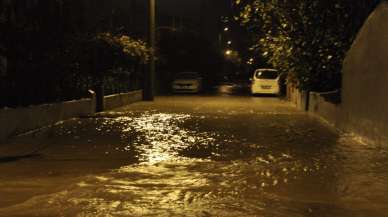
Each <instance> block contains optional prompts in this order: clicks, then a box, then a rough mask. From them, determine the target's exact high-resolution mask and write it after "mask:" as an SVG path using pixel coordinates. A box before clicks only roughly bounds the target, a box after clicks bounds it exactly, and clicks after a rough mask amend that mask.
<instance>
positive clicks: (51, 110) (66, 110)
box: [0, 90, 143, 142]
mask: <svg viewBox="0 0 388 217" xmlns="http://www.w3.org/2000/svg"><path fill="white" fill-rule="evenodd" d="M142 96H143V91H141V90H140V91H133V92H129V93H121V94H116V95H111V96H106V97H105V109H106V110H110V109H114V108H117V107H121V106H124V105H128V104H130V103H133V102H137V101H141V100H142ZM95 111H96V101H95V95H94V93H92V96H91V98H90V99H81V100H76V101H69V102H62V103H56V104H47V105H39V106H30V107H26V108H16V109H0V142H1V141H4V140H6V139H7V138H9V137H12V136H16V135H18V134H21V133H25V132H28V131H30V130H34V129H38V128H41V127H44V126H48V125H52V124H55V123H57V122H59V121H63V120H66V119H71V118H75V117H82V116H91V115H94V114H95Z"/></svg>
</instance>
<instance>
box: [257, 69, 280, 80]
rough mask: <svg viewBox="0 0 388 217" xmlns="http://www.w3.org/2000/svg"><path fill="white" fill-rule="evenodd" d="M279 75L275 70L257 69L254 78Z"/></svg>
mask: <svg viewBox="0 0 388 217" xmlns="http://www.w3.org/2000/svg"><path fill="white" fill-rule="evenodd" d="M278 76H279V72H277V71H257V72H256V78H259V79H276V78H277V77H278Z"/></svg>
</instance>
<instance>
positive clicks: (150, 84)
mask: <svg viewBox="0 0 388 217" xmlns="http://www.w3.org/2000/svg"><path fill="white" fill-rule="evenodd" d="M155 23H156V21H155V0H149V44H150V47H151V55H150V60H149V70H148V72H147V75H146V80H145V85H144V94H143V99H144V100H147V101H153V100H154V95H155V41H156V40H155V39H156V36H155Z"/></svg>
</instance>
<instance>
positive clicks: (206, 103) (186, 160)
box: [0, 96, 388, 217]
mask: <svg viewBox="0 0 388 217" xmlns="http://www.w3.org/2000/svg"><path fill="white" fill-rule="evenodd" d="M0 150H1V153H2V154H3V155H2V156H4V154H8V156H18V155H19V156H21V155H26V156H22V157H20V158H4V157H3V158H0V159H2V161H0V195H1V196H0V216H26V217H27V216H28V217H29V216H204V217H207V216H236V217H237V216H260V217H326V216H327V217H364V216H365V217H366V216H368V217H383V216H388V149H387V147H375V146H371V145H365V144H360V143H358V142H356V141H355V140H354V139H353V138H352V137H351V136H349V135H346V134H341V133H338V132H336V131H335V130H333V129H331V128H330V127H328V126H326V125H324V124H322V123H321V122H319V121H317V120H315V119H313V118H310V117H309V116H307V115H305V114H304V113H301V112H298V111H296V110H295V109H294V108H293V107H291V106H290V105H289V104H287V103H286V102H284V101H281V100H278V99H277V98H269V97H266V98H261V97H260V98H259V97H254V98H253V97H244V96H238V97H236V96H235V97H233V96H228V97H226V96H203V97H199V96H170V97H160V98H157V100H156V102H154V103H149V102H141V103H137V104H134V105H131V106H128V107H125V108H121V109H118V110H116V111H113V112H108V113H104V114H100V115H99V116H97V117H95V118H85V119H74V120H71V121H66V122H64V123H61V124H57V125H56V126H54V127H52V128H48V129H43V130H40V131H37V132H34V133H31V134H27V135H24V136H21V137H18V138H15V139H13V140H11V141H9V142H8V143H7V144H5V145H2V146H0ZM31 150H32V151H34V150H35V151H34V152H33V154H32V155H28V154H29V153H31Z"/></svg>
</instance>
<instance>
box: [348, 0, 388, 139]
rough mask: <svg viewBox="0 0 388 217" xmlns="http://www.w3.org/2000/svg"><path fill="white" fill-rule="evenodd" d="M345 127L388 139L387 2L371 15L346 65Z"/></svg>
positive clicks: (349, 54)
mask: <svg viewBox="0 0 388 217" xmlns="http://www.w3.org/2000/svg"><path fill="white" fill-rule="evenodd" d="M341 107H342V110H343V117H344V122H345V123H346V124H345V126H344V127H345V128H346V129H347V130H350V131H352V132H355V133H357V134H359V135H361V136H363V137H368V138H370V139H371V140H373V141H375V142H377V143H380V144H382V143H384V142H388V2H382V3H381V4H380V5H379V6H378V7H377V8H376V10H375V11H374V12H373V13H372V14H371V16H370V17H369V18H368V20H367V21H366V23H365V24H364V26H363V27H362V29H361V31H360V32H359V34H358V36H357V38H356V40H355V42H354V44H353V45H352V47H351V49H350V50H349V52H348V54H347V57H346V59H345V61H344V65H343V92H342V105H341Z"/></svg>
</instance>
